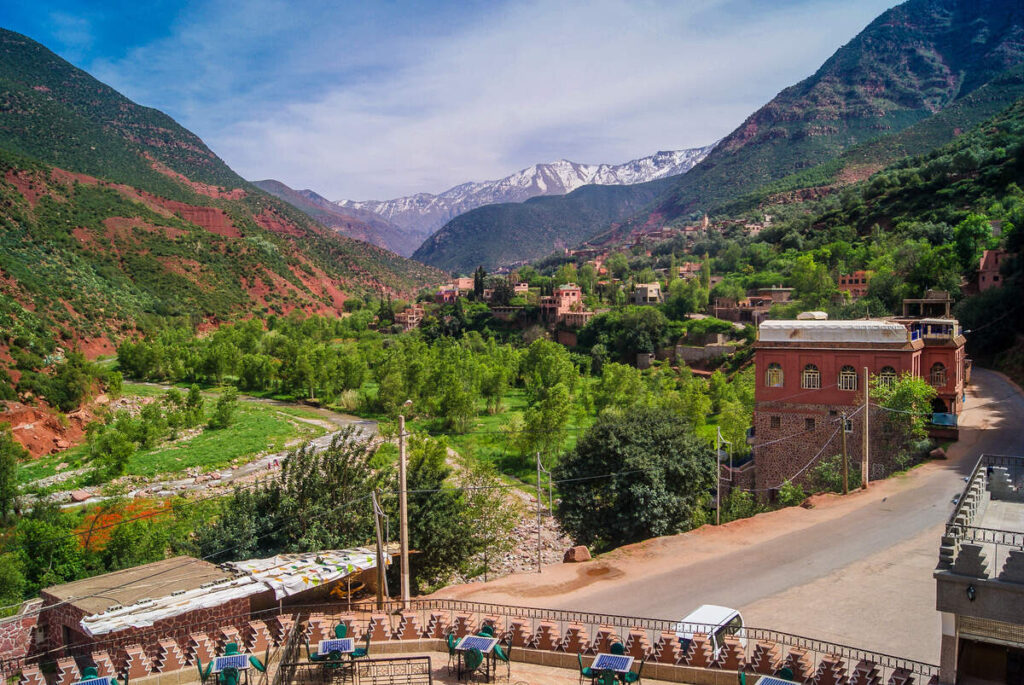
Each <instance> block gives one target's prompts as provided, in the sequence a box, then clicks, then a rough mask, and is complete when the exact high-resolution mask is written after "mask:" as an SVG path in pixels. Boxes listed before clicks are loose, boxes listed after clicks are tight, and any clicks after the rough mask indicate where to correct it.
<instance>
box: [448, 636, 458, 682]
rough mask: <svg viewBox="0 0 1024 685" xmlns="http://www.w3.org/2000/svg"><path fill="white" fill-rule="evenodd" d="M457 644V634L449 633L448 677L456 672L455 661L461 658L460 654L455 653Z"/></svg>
mask: <svg viewBox="0 0 1024 685" xmlns="http://www.w3.org/2000/svg"><path fill="white" fill-rule="evenodd" d="M455 644H456V642H455V633H448V675H451V674H452V671H454V670H455V660H456V659H458V657H459V653H458V652H456V651H455Z"/></svg>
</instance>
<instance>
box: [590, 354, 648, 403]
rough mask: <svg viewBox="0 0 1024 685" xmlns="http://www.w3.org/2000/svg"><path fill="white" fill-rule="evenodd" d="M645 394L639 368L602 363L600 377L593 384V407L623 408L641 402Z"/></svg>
mask: <svg viewBox="0 0 1024 685" xmlns="http://www.w3.org/2000/svg"><path fill="white" fill-rule="evenodd" d="M646 394H647V387H646V386H645V385H644V378H643V373H642V372H641V371H640V370H639V369H637V368H635V367H633V366H628V365H626V364H618V363H616V362H610V363H608V364H605V365H604V368H603V370H602V372H601V378H600V379H599V380H598V381H597V383H596V384H595V386H594V407H595V408H596V409H597V411H599V412H600V411H603V410H605V409H607V408H609V407H617V408H619V409H625V408H626V407H628V406H630V405H632V404H636V403H638V402H642V401H643V399H644V397H645V395H646Z"/></svg>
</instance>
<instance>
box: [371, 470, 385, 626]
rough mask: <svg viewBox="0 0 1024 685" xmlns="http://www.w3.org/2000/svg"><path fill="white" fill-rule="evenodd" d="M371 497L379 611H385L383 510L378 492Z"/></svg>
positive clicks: (374, 492)
mask: <svg viewBox="0 0 1024 685" xmlns="http://www.w3.org/2000/svg"><path fill="white" fill-rule="evenodd" d="M370 496H371V497H372V498H373V532H374V534H375V536H376V538H377V610H378V611H383V610H384V598H385V597H387V594H388V586H387V582H388V581H387V575H385V573H384V570H385V569H384V538H383V537H382V536H381V532H380V516H381V512H382V510H381V508H380V504H378V503H377V491H376V490H375V491H373V492H372V493H371V494H370Z"/></svg>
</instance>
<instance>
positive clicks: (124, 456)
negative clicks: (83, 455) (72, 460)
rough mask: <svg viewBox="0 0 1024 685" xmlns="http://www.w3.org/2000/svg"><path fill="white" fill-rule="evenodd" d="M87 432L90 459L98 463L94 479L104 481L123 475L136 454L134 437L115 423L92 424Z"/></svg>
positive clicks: (94, 480)
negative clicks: (105, 424) (107, 424)
mask: <svg viewBox="0 0 1024 685" xmlns="http://www.w3.org/2000/svg"><path fill="white" fill-rule="evenodd" d="M87 434H88V443H89V457H90V461H91V462H92V463H94V464H95V465H96V466H95V469H94V470H93V475H92V481H93V482H94V483H103V482H106V481H109V480H113V479H114V478H117V477H118V476H121V475H123V474H124V472H125V471H126V470H127V468H128V460H129V459H131V458H132V455H133V454H135V443H134V442H133V441H132V439H131V438H129V437H128V436H127V435H126V434H125V433H124V432H123V431H122V430H121V429H120V428H118V427H116V426H114V425H110V426H103V425H100V424H97V423H93V424H90V426H89V430H88V431H87Z"/></svg>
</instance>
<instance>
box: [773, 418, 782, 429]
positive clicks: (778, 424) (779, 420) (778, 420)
mask: <svg viewBox="0 0 1024 685" xmlns="http://www.w3.org/2000/svg"><path fill="white" fill-rule="evenodd" d="M771 427H772V428H782V417H781V416H772V417H771Z"/></svg>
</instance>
